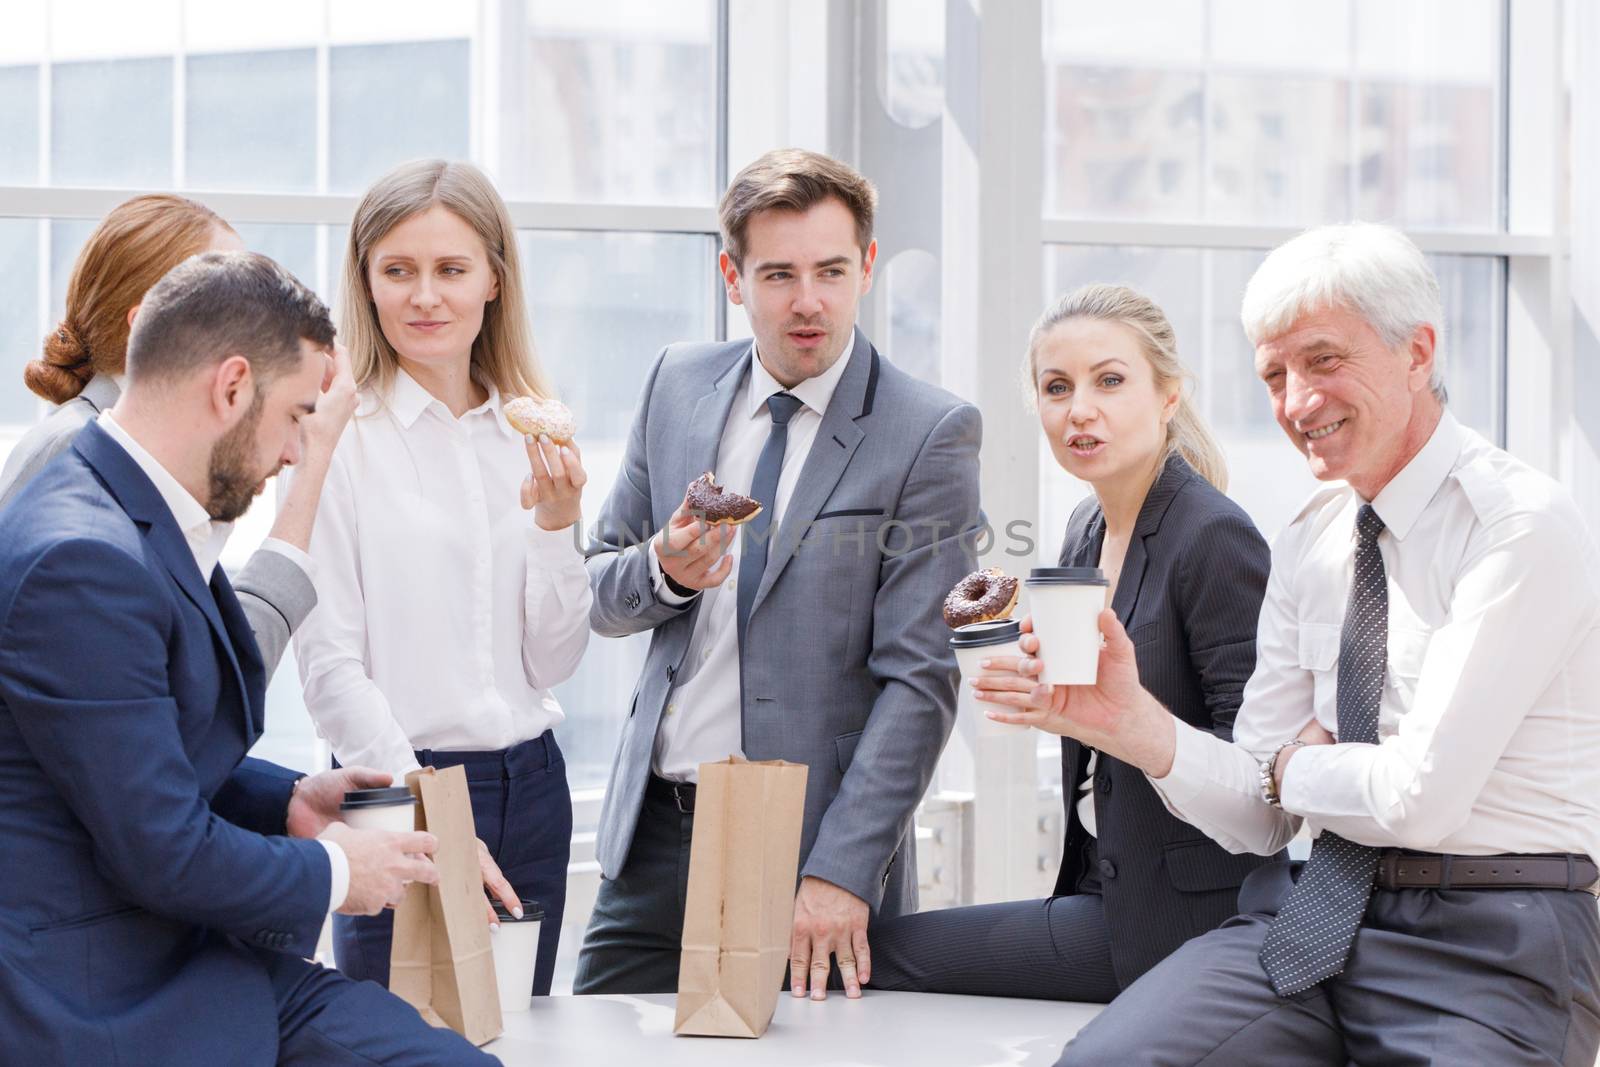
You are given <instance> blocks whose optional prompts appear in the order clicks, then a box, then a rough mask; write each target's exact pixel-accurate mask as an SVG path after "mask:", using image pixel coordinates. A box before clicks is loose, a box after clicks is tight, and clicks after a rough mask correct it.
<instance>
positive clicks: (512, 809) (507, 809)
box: [333, 730, 572, 996]
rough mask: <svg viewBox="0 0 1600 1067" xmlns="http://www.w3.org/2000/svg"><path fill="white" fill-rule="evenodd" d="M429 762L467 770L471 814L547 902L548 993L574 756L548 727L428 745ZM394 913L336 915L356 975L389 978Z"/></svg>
mask: <svg viewBox="0 0 1600 1067" xmlns="http://www.w3.org/2000/svg"><path fill="white" fill-rule="evenodd" d="M417 762H418V763H421V764H422V765H423V766H424V767H438V768H441V769H442V768H445V767H453V766H456V765H460V766H463V767H465V768H466V771H467V790H468V792H469V794H470V795H471V798H472V821H473V823H474V824H475V826H476V829H477V833H478V837H479V838H480V839H481V840H482V841H483V843H484V844H485V845H487V846H488V847H489V854H490V855H492V856H493V857H494V860H495V862H496V863H498V864H499V865H500V871H501V873H502V874H504V875H505V876H506V881H508V882H510V883H511V888H513V889H515V890H516V891H517V895H518V896H520V897H523V898H524V899H527V900H537V901H538V902H539V904H540V906H541V907H543V908H544V921H543V922H542V923H541V924H540V926H539V963H538V967H537V968H536V969H535V971H534V974H533V993H534V995H535V996H548V995H549V993H550V981H551V978H552V976H553V975H554V973H555V966H556V949H557V947H558V946H559V945H560V942H561V915H562V912H563V911H564V910H565V908H566V903H567V860H568V858H569V856H570V854H571V851H572V794H571V792H570V791H569V790H568V789H567V764H566V760H564V759H563V758H562V756H561V749H560V748H558V747H557V746H556V740H555V738H554V737H553V736H552V735H551V733H550V732H549V731H548V730H546V731H545V732H544V733H543V734H541V735H539V736H538V737H536V738H534V739H533V740H531V741H524V742H523V743H522V744H520V745H516V746H514V747H512V748H508V749H505V750H503V751H500V752H437V751H431V750H428V749H422V750H419V751H418V752H417ZM393 935H394V913H393V912H389V911H386V912H383V913H382V914H380V915H373V916H366V915H356V916H351V915H335V916H334V917H333V955H334V959H335V960H336V961H338V964H339V970H341V971H343V972H344V973H345V974H347V975H349V976H350V977H351V978H356V979H362V978H370V979H372V980H373V981H374V982H377V983H378V984H379V985H383V986H387V985H388V984H389V945H390V941H391V940H392V938H393Z"/></svg>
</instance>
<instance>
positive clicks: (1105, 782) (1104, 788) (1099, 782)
mask: <svg viewBox="0 0 1600 1067" xmlns="http://www.w3.org/2000/svg"><path fill="white" fill-rule="evenodd" d="M1094 784H1095V786H1096V787H1097V788H1098V789H1099V790H1100V792H1102V793H1109V792H1111V776H1110V775H1109V774H1102V775H1100V776H1099V777H1098V778H1096V779H1095V780H1094Z"/></svg>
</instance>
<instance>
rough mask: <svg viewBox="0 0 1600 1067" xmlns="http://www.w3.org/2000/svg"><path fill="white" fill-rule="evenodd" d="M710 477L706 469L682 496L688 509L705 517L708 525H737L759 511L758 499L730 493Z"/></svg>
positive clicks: (754, 515)
mask: <svg viewBox="0 0 1600 1067" xmlns="http://www.w3.org/2000/svg"><path fill="white" fill-rule="evenodd" d="M711 478H712V475H711V472H710V471H706V472H705V473H704V474H702V475H701V476H700V477H698V478H696V479H695V480H694V481H692V482H690V483H689V492H688V493H687V494H686V495H685V497H684V500H685V502H686V503H687V504H688V505H689V510H690V511H691V512H693V513H694V514H696V515H698V516H700V517H701V518H703V519H705V521H706V523H707V524H708V525H711V526H717V525H719V524H723V525H728V526H737V525H739V524H740V523H741V522H749V521H750V520H751V519H753V518H755V517H756V515H757V514H758V513H759V512H760V511H761V504H760V502H759V501H756V500H752V499H750V498H749V497H747V496H740V495H739V494H738V493H730V492H728V491H727V490H726V489H724V488H722V486H720V485H717V484H716V483H715V482H713V481H712V480H711Z"/></svg>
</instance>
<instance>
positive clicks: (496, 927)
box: [489, 923, 500, 930]
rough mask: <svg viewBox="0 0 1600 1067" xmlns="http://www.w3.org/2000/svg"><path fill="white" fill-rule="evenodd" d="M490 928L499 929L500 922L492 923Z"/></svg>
mask: <svg viewBox="0 0 1600 1067" xmlns="http://www.w3.org/2000/svg"><path fill="white" fill-rule="evenodd" d="M489 929H491V930H498V929H500V924H499V923H490V924H489Z"/></svg>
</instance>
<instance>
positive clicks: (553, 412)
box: [501, 396, 578, 445]
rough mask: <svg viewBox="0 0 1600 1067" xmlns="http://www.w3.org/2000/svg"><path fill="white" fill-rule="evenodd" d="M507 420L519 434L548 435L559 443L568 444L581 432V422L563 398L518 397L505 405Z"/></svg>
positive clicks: (504, 411) (502, 408) (504, 410)
mask: <svg viewBox="0 0 1600 1067" xmlns="http://www.w3.org/2000/svg"><path fill="white" fill-rule="evenodd" d="M501 411H502V412H503V413H504V414H505V417H506V421H507V422H509V423H510V424H511V428H512V429H514V430H516V431H517V432H518V433H525V434H531V435H533V436H534V437H538V436H539V435H541V434H545V435H548V436H549V438H550V440H552V441H554V442H556V443H557V444H561V445H564V444H568V443H570V442H571V441H572V438H573V437H574V436H576V435H577V433H578V422H577V420H576V419H574V418H573V417H572V412H571V411H569V410H568V409H567V405H565V404H563V403H562V402H561V401H559V400H536V399H534V398H533V397H531V396H519V397H514V398H513V399H511V400H507V401H506V402H505V404H504V405H503V406H502V407H501Z"/></svg>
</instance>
